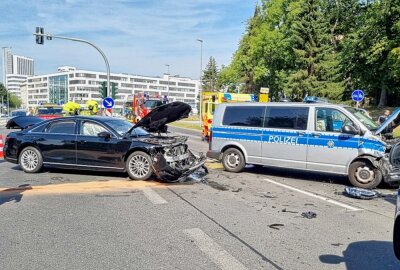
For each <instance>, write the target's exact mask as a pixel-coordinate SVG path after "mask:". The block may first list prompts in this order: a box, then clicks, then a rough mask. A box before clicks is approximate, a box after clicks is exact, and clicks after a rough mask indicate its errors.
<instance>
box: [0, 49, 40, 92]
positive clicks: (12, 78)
mask: <svg viewBox="0 0 400 270" xmlns="http://www.w3.org/2000/svg"><path fill="white" fill-rule="evenodd" d="M33 74H34V62H33V59H32V58H29V57H25V56H20V55H14V54H12V53H11V50H10V48H7V47H3V84H4V86H5V87H6V88H7V90H8V91H9V93H10V94H14V95H16V96H18V97H20V96H21V85H22V84H23V83H24V82H25V81H26V79H27V78H28V77H30V76H33Z"/></svg>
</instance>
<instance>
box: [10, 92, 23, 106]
mask: <svg viewBox="0 0 400 270" xmlns="http://www.w3.org/2000/svg"><path fill="white" fill-rule="evenodd" d="M9 98H10V108H11V107H12V108H20V107H21V105H22V100H21V99H20V98H19V97H18V96H16V95H13V94H10V95H9Z"/></svg>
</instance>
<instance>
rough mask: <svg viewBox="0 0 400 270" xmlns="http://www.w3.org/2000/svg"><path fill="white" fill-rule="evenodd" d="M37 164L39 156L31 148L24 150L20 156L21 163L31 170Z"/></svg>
mask: <svg viewBox="0 0 400 270" xmlns="http://www.w3.org/2000/svg"><path fill="white" fill-rule="evenodd" d="M38 164H39V156H38V155H37V154H36V152H35V151H33V150H26V151H24V152H23V153H22V156H21V165H22V167H23V168H24V169H26V170H28V171H33V170H34V169H36V167H37V166H38Z"/></svg>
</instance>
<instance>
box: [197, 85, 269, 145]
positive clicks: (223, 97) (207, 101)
mask: <svg viewBox="0 0 400 270" xmlns="http://www.w3.org/2000/svg"><path fill="white" fill-rule="evenodd" d="M268 93H269V89H268V88H262V89H261V91H260V95H259V96H258V98H257V96H256V95H254V94H236V93H220V92H203V93H202V96H201V119H202V136H201V138H202V140H205V139H208V138H209V137H210V131H211V126H212V120H213V114H214V111H215V108H216V107H217V105H218V104H220V103H225V102H268Z"/></svg>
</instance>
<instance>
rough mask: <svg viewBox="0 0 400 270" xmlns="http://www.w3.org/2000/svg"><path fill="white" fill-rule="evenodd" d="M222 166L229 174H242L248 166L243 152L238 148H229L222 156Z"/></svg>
mask: <svg viewBox="0 0 400 270" xmlns="http://www.w3.org/2000/svg"><path fill="white" fill-rule="evenodd" d="M222 165H223V166H224V169H225V170H226V171H228V172H235V173H237V172H241V171H242V170H243V169H244V167H245V166H246V161H245V159H244V156H243V154H242V152H241V151H240V150H239V149H236V148H228V149H227V150H225V151H224V154H223V155H222Z"/></svg>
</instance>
